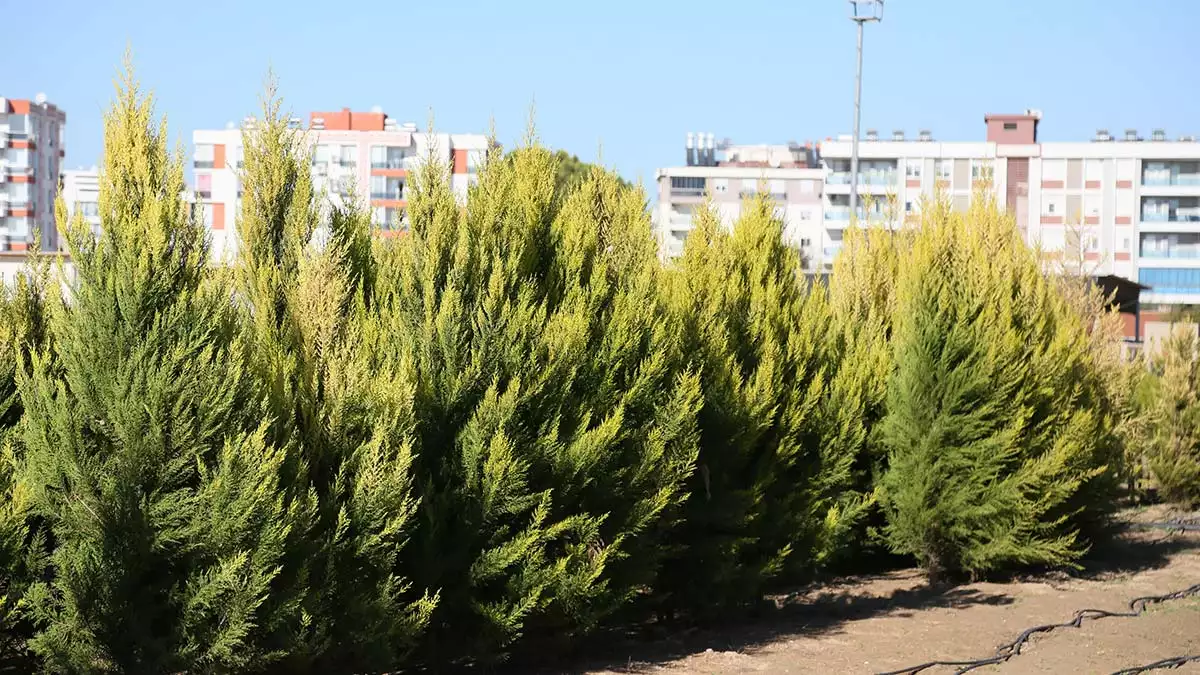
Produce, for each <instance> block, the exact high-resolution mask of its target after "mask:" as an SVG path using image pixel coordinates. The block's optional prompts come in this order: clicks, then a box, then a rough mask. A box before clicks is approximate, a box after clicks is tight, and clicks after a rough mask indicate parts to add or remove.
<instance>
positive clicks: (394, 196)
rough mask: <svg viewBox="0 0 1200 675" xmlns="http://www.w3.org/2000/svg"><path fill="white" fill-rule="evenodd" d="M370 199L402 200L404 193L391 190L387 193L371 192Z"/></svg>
mask: <svg viewBox="0 0 1200 675" xmlns="http://www.w3.org/2000/svg"><path fill="white" fill-rule="evenodd" d="M371 199H404V191H403V190H391V191H387V192H372V193H371Z"/></svg>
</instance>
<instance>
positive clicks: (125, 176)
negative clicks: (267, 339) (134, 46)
mask: <svg viewBox="0 0 1200 675" xmlns="http://www.w3.org/2000/svg"><path fill="white" fill-rule="evenodd" d="M104 132H105V154H104V159H103V162H102V172H101V190H100V212H101V219H102V225H103V230H102V234H101V236H100V238H99V239H95V238H93V235H92V234H91V232H90V229H89V228H87V227H86V226H85V225H84V223H83V222H82V220H78V219H77V220H75V221H73V222H72V223H71V224H70V225H69V226H68V227H67V228H66V230H67V231H66V240H67V244H68V247H69V249H70V252H71V257H72V259H73V261H74V263H75V266H76V272H77V281H76V283H75V284H74V286H73V287H72V289H71V292H72V299H71V302H70V304H69V305H55V306H54V307H53V312H52V314H51V316H50V327H51V332H52V334H53V336H54V353H55V358H54V359H53V360H51V359H50V358H48V356H47V354H46V352H45V351H39V352H36V353H34V354H32V356H31V358H30V363H29V366H28V368H27V370H25V371H23V372H22V374H21V376H20V378H19V381H20V391H21V400H22V403H23V405H24V408H25V419H24V422H23V424H22V440H23V443H24V446H25V451H26V453H27V456H26V462H25V466H24V471H23V473H24V475H23V476H22V480H23V481H24V482H25V483H26V484H27V485H28V487H29V489H30V493H31V497H30V499H31V511H32V513H33V514H34V515H36V516H37V517H39V518H41V519H44V521H45V522H46V524H47V526H48V527H49V530H50V533H51V536H50V545H51V554H50V575H49V579H48V580H47V581H45V582H42V583H39V584H36V585H34V586H33V587H32V588H31V589H30V591H29V593H28V594H27V598H28V600H29V602H30V604H31V607H32V610H33V611H34V613H35V617H36V618H37V620H38V621H39V627H40V632H39V633H38V635H37V636H36V637H35V638H34V639H33V640H32V641H31V647H32V648H33V649H34V650H35V651H36V652H38V653H39V654H40V655H42V656H43V657H44V658H45V659H46V663H47V667H48V668H49V669H51V670H55V671H62V672H80V671H83V672H168V671H179V670H219V669H226V670H247V669H252V668H257V667H261V666H263V665H264V664H266V663H269V662H271V661H272V660H274V659H275V658H276V657H277V656H278V653H277V651H276V650H275V648H274V643H273V640H272V635H273V634H274V633H275V632H276V631H277V630H279V629H280V627H281V625H283V624H284V623H285V622H287V621H288V620H291V619H293V618H294V617H293V616H292V612H291V611H290V609H291V608H290V607H289V606H288V605H287V604H286V603H281V602H279V601H277V599H275V598H273V597H272V593H271V591H272V584H273V583H274V581H275V579H276V576H277V573H278V569H279V566H280V563H281V560H282V559H283V556H284V542H285V541H286V539H287V537H288V534H289V532H290V530H291V529H292V528H293V527H295V526H296V523H295V520H296V518H295V514H294V513H293V512H292V511H291V510H290V509H289V508H288V507H287V506H286V505H285V503H284V501H283V499H282V497H281V491H280V489H279V485H278V482H279V481H278V472H279V468H280V465H281V462H282V460H283V456H282V453H280V452H278V451H276V450H274V449H273V448H272V447H271V446H270V445H269V444H267V443H266V442H265V439H264V435H263V433H262V430H261V429H260V419H261V417H262V412H261V410H260V407H259V404H258V400H257V397H256V395H255V393H254V391H253V388H252V387H251V386H250V381H249V379H248V378H247V377H246V374H245V367H244V364H243V363H242V361H241V360H240V359H239V358H238V352H239V348H238V347H237V345H236V332H237V331H236V323H235V314H234V312H233V311H232V310H233V307H232V305H231V303H230V301H229V296H228V295H227V294H225V293H223V292H222V291H221V289H219V288H216V287H214V286H213V285H211V284H209V283H206V274H207V271H206V270H207V269H208V268H207V263H208V247H207V244H206V240H205V233H204V228H203V225H202V224H201V223H200V222H199V221H198V220H197V219H196V218H195V217H194V216H192V215H191V214H190V211H189V208H188V206H187V205H186V204H185V203H183V201H182V200H181V199H180V196H179V195H180V193H181V191H182V189H183V165H182V162H181V160H180V158H179V157H180V155H179V154H176V155H172V153H170V152H169V151H168V148H167V143H166V125H165V122H164V123H162V124H159V125H155V123H154V120H153V110H152V100H151V98H150V97H148V96H145V97H143V96H142V95H141V94H140V93H139V90H138V86H137V83H136V82H135V81H134V79H133V76H132V71H131V69H129V68H128V67H127V69H126V73H125V76H124V78H123V79H122V80H121V82H120V83H119V84H118V87H117V95H116V100H115V102H114V104H113V106H112V108H111V109H110V111H109V112H108V114H107V115H106V117H105V124H104Z"/></svg>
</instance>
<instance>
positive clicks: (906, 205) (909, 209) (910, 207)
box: [904, 202, 913, 213]
mask: <svg viewBox="0 0 1200 675" xmlns="http://www.w3.org/2000/svg"><path fill="white" fill-rule="evenodd" d="M912 210H913V204H912V202H904V212H905V213H912Z"/></svg>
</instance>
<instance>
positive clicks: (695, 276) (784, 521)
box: [659, 198, 862, 612]
mask: <svg viewBox="0 0 1200 675" xmlns="http://www.w3.org/2000/svg"><path fill="white" fill-rule="evenodd" d="M781 233H782V224H781V223H780V222H779V220H778V219H776V218H775V217H774V215H773V205H772V204H771V202H770V201H769V200H767V199H765V198H758V199H755V200H751V201H748V202H746V203H745V205H744V208H743V215H742V217H741V218H740V219H739V220H738V221H737V223H736V224H735V225H734V227H733V231H732V233H730V232H728V231H726V230H725V229H724V228H723V227H722V226H721V225H720V223H719V222H718V221H717V217H716V215H715V214H714V213H713V212H712V211H711V210H705V211H704V212H703V213H702V214H701V215H700V216H699V218H698V222H697V223H696V227H695V228H694V229H693V230H692V233H691V234H690V236H689V237H688V242H687V245H686V246H685V249H684V255H683V259H682V262H681V266H680V268H679V269H678V270H677V272H676V278H675V282H676V283H675V286H674V288H673V289H672V290H671V293H672V299H673V304H674V305H675V307H676V309H677V311H678V312H679V315H680V316H681V317H682V321H683V325H684V329H683V334H684V340H685V343H684V351H685V353H687V354H689V355H690V356H691V358H692V359H694V362H693V365H694V367H696V368H697V369H699V371H700V373H701V382H702V388H703V392H704V404H703V407H702V409H701V412H700V418H699V419H700V432H701V435H700V453H699V457H698V460H697V468H698V470H697V471H696V473H695V475H694V476H693V478H692V480H691V485H690V492H691V494H690V495H689V498H688V502H687V505H686V508H685V512H684V513H685V522H684V525H683V526H682V528H681V530H680V550H679V551H678V552H677V553H676V555H674V556H673V557H672V559H671V561H670V563H669V564H668V565H667V567H666V568H665V570H664V573H663V575H662V579H661V581H660V584H659V586H660V590H662V591H663V592H664V593H665V594H666V595H667V596H668V597H667V598H666V601H667V603H668V606H669V607H676V608H687V609H690V610H693V611H698V612H706V611H708V612H711V611H719V610H720V609H721V608H726V607H729V606H730V605H736V604H740V603H744V602H748V601H754V600H756V599H757V598H758V597H759V596H760V594H761V592H762V591H763V590H764V588H766V585H767V584H768V583H770V582H771V581H772V580H774V579H776V578H778V577H779V576H780V575H781V574H782V573H784V572H791V573H797V572H803V571H811V570H812V569H813V568H814V567H816V566H817V565H818V564H820V563H822V562H823V561H824V560H825V559H826V558H828V556H829V555H830V554H831V553H833V552H834V551H835V550H836V549H837V548H838V547H839V546H840V542H841V536H842V535H844V534H845V533H846V532H848V531H849V525H850V524H851V523H852V522H854V521H855V520H856V518H857V517H858V514H859V513H860V512H861V510H862V500H861V499H860V498H858V497H856V496H855V495H853V494H851V493H849V492H847V491H846V488H848V487H849V486H850V481H851V478H852V464H853V461H854V458H855V448H854V444H853V442H852V441H850V440H849V439H848V438H846V437H845V435H844V434H845V429H839V428H838V426H839V424H838V422H837V421H835V420H833V419H831V420H828V421H824V420H821V419H819V415H820V414H821V411H822V409H823V408H825V407H827V405H828V401H829V398H828V397H829V395H830V392H829V390H828V379H829V377H830V375H831V372H830V371H829V367H830V366H831V361H830V354H829V353H827V351H826V344H825V341H826V337H827V332H828V331H829V330H830V318H831V315H830V306H829V302H828V300H827V298H826V295H825V292H824V289H821V288H819V287H818V288H817V289H812V288H809V286H808V285H807V282H805V281H804V280H803V278H802V277H801V275H800V269H801V265H800V260H799V257H798V254H797V252H796V251H795V250H794V249H791V248H789V247H787V246H786V245H784V243H783V240H782V234H781Z"/></svg>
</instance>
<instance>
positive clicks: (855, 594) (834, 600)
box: [504, 529, 1200, 673]
mask: <svg viewBox="0 0 1200 675" xmlns="http://www.w3.org/2000/svg"><path fill="white" fill-rule="evenodd" d="M1196 550H1200V536H1197V535H1177V534H1171V533H1169V532H1165V531H1161V530H1158V531H1155V530H1137V529H1125V530H1123V531H1121V532H1119V533H1118V534H1117V535H1116V536H1114V537H1112V538H1111V539H1108V540H1105V541H1104V542H1103V543H1100V544H1097V545H1096V546H1095V547H1094V548H1093V549H1092V550H1091V551H1090V552H1089V553H1088V555H1087V556H1086V557H1085V558H1084V559H1083V560H1082V561H1081V566H1082V569H1080V570H1074V571H1071V572H1069V573H1068V572H1063V571H1046V572H1043V573H1040V574H1036V575H1030V576H1024V577H1022V578H1021V579H1020V580H1023V581H1032V582H1047V583H1051V584H1053V583H1054V582H1055V581H1057V580H1063V581H1066V580H1071V579H1073V580H1110V579H1113V578H1119V577H1122V576H1126V575H1131V574H1135V573H1137V572H1141V571H1146V570H1152V569H1158V568H1162V567H1165V566H1167V565H1168V564H1169V563H1170V561H1171V559H1172V558H1173V557H1174V556H1176V555H1178V554H1180V553H1185V552H1188V551H1196ZM1012 602H1013V598H1012V597H1011V596H1010V595H1008V594H1006V593H1003V592H984V591H980V590H978V589H976V588H971V587H968V586H949V587H940V588H935V587H930V586H928V585H927V584H925V583H924V581H923V578H922V576H921V574H920V573H919V572H918V571H916V570H911V569H907V570H896V571H889V572H883V573H879V574H864V575H857V576H852V577H845V578H841V579H836V580H832V581H828V582H825V583H820V584H813V585H811V586H808V587H806V588H804V589H801V590H799V591H797V592H795V593H791V594H788V595H786V596H781V597H778V598H775V606H774V607H773V608H768V609H767V610H764V611H761V612H759V613H757V615H756V616H753V617H750V618H747V617H745V616H738V617H736V618H731V620H730V621H728V622H725V623H721V624H716V625H713V624H710V625H708V626H705V627H702V628H697V627H686V626H672V627H669V626H665V625H659V624H643V625H639V626H635V627H626V628H625V629H623V630H612V631H606V632H604V633H602V634H600V635H596V636H593V638H592V639H590V640H588V641H587V642H586V643H585V644H582V645H579V649H577V650H576V651H575V652H574V654H573V655H572V656H571V657H570V658H566V659H561V660H560V659H558V658H555V657H553V656H551V655H550V654H543V657H544V658H543V659H534V660H529V659H521V660H520V661H519V662H517V663H512V664H510V665H509V667H507V668H505V669H504V671H505V672H521V673H526V672H529V673H585V672H592V671H597V670H608V671H614V672H618V673H640V672H646V671H649V670H652V669H653V668H654V667H656V666H660V665H663V664H666V663H669V662H671V661H675V660H678V659H681V658H684V657H686V656H689V655H692V654H696V653H700V652H704V651H705V650H708V649H711V650H713V651H714V652H724V651H735V652H747V651H749V652H753V651H754V650H755V649H757V648H761V647H765V646H767V645H770V644H772V643H774V642H778V641H781V640H786V639H788V638H794V637H799V636H804V637H821V636H823V635H831V634H836V633H837V632H839V630H840V627H841V626H842V625H844V624H846V623H849V622H853V621H859V620H862V619H867V618H870V617H873V616H881V615H891V616H901V617H904V616H909V615H911V614H914V613H916V612H919V611H921V610H927V609H935V608H949V609H957V608H965V607H969V606H973V605H981V604H982V605H1008V604H1012Z"/></svg>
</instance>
